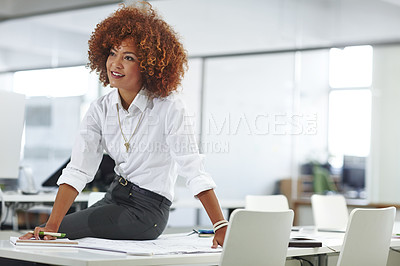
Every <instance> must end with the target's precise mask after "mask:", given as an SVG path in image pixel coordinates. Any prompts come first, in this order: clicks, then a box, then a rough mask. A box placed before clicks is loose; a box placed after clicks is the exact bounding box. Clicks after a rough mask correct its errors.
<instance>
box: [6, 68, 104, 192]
mask: <svg viewBox="0 0 400 266" xmlns="http://www.w3.org/2000/svg"><path fill="white" fill-rule="evenodd" d="M13 90H14V91H15V92H18V93H22V94H25V95H26V97H27V100H26V110H25V113H26V115H25V129H24V136H23V160H22V165H23V166H25V167H30V168H32V171H33V175H34V177H35V181H36V185H37V186H38V187H39V186H40V184H41V183H42V182H43V181H44V180H46V179H47V178H48V177H49V176H50V175H51V174H52V173H53V172H54V170H56V169H57V168H58V167H60V166H61V165H62V164H63V163H64V162H65V161H66V160H67V159H68V158H69V156H70V154H71V148H72V145H73V142H74V139H75V136H76V134H77V132H78V129H79V124H80V121H81V118H82V116H83V115H84V113H85V112H86V108H87V107H88V106H89V104H90V102H92V101H93V100H94V99H95V98H97V97H98V94H99V82H98V78H97V76H96V74H94V73H90V72H89V70H88V69H87V68H85V67H84V66H77V67H67V68H55V69H41V70H30V71H18V72H15V73H14V76H13Z"/></svg>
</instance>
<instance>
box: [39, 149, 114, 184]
mask: <svg viewBox="0 0 400 266" xmlns="http://www.w3.org/2000/svg"><path fill="white" fill-rule="evenodd" d="M69 162H70V158H68V159H67V160H66V161H65V162H64V163H63V164H62V165H61V166H60V167H59V168H58V169H57V170H56V171H55V172H54V173H53V174H52V175H51V176H50V177H49V178H48V179H46V180H45V181H44V182H43V183H42V186H43V187H56V186H57V180H58V178H59V177H60V176H61V174H62V170H63V169H64V168H65V167H66V166H67V165H68V163H69ZM114 167H115V162H114V160H113V159H112V158H111V157H110V156H109V155H108V154H104V155H103V159H102V160H101V163H100V166H99V169H98V170H97V173H96V175H95V177H94V180H93V181H92V182H90V183H89V184H87V185H86V187H85V189H87V190H96V191H97V190H98V191H106V190H107V189H108V187H109V185H110V184H111V182H112V181H113V180H114V178H115V172H114Z"/></svg>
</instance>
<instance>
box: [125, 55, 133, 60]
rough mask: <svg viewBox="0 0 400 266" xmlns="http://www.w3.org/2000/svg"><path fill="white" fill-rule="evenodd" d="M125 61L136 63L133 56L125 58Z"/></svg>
mask: <svg viewBox="0 0 400 266" xmlns="http://www.w3.org/2000/svg"><path fill="white" fill-rule="evenodd" d="M125 59H126V60H128V61H134V60H135V59H134V58H133V57H132V56H125Z"/></svg>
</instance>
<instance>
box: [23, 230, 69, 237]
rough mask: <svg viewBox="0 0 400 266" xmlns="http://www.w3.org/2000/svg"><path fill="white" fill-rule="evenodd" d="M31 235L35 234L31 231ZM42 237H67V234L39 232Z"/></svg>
mask: <svg viewBox="0 0 400 266" xmlns="http://www.w3.org/2000/svg"><path fill="white" fill-rule="evenodd" d="M29 233H31V234H33V233H34V232H33V231H29ZM39 235H40V236H55V237H65V236H66V235H67V234H65V233H53V232H43V231H41V232H39Z"/></svg>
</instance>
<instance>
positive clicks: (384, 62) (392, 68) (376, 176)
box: [367, 46, 400, 203]
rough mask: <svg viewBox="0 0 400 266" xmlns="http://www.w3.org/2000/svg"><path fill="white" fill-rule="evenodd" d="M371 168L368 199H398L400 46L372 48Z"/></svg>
mask: <svg viewBox="0 0 400 266" xmlns="http://www.w3.org/2000/svg"><path fill="white" fill-rule="evenodd" d="M373 69H374V72H373V91H372V92H373V94H372V97H373V100H372V132H371V133H372V135H371V138H372V143H371V169H369V170H370V171H369V178H368V180H367V182H368V183H367V186H368V188H369V194H370V195H371V198H370V199H371V201H372V202H380V203H385V202H388V203H400V193H399V189H400V120H399V117H398V115H399V114H400V46H388V47H378V48H374V66H373Z"/></svg>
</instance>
